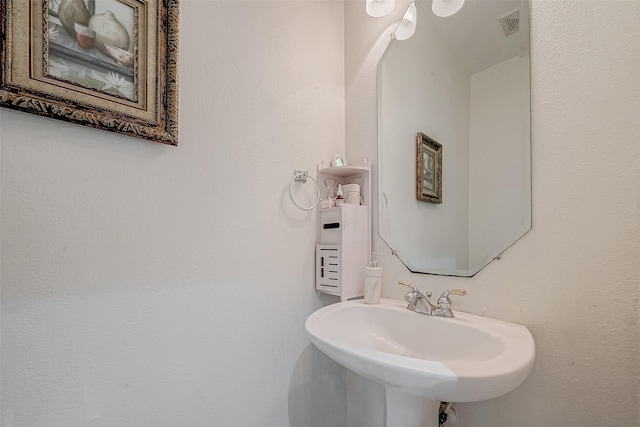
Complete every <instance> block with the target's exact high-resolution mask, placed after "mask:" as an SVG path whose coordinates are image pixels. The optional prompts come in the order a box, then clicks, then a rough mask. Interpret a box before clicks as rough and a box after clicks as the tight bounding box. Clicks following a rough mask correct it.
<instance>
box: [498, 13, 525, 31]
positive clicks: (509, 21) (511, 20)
mask: <svg viewBox="0 0 640 427" xmlns="http://www.w3.org/2000/svg"><path fill="white" fill-rule="evenodd" d="M499 21H500V25H502V30H503V31H504V35H505V36H510V35H511V34H514V33H517V32H518V31H520V11H519V10H516V11H513V12H511V13H508V14H506V15H505V16H503V17H502V18H500V19H499Z"/></svg>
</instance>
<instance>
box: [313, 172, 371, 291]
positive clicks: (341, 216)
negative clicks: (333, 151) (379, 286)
mask: <svg viewBox="0 0 640 427" xmlns="http://www.w3.org/2000/svg"><path fill="white" fill-rule="evenodd" d="M317 176H318V185H319V187H320V188H326V187H332V188H333V190H334V191H335V188H337V185H338V184H342V185H345V184H359V185H360V195H361V197H362V205H348V204H345V205H342V206H340V207H335V208H328V209H320V215H319V217H320V224H319V227H320V243H319V244H318V245H317V247H316V290H318V291H320V292H325V293H328V294H332V295H337V296H339V297H340V299H341V300H342V301H346V300H347V299H349V298H354V297H358V296H363V295H364V268H365V267H366V266H367V265H368V261H369V257H370V256H371V162H368V161H366V160H363V161H362V162H359V163H356V164H353V165H349V166H337V167H333V166H331V165H330V163H329V162H326V161H322V162H320V163H319V164H318V175H317ZM336 257H337V258H336ZM330 260H331V268H329V264H327V263H328V262H329V261H330Z"/></svg>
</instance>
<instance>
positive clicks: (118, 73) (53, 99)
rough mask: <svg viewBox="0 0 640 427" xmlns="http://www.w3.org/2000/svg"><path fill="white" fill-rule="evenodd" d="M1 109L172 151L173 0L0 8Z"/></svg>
mask: <svg viewBox="0 0 640 427" xmlns="http://www.w3.org/2000/svg"><path fill="white" fill-rule="evenodd" d="M0 19H1V22H0V24H1V28H2V37H1V38H0V43H1V49H0V55H1V58H0V59H1V60H2V70H1V74H0V106H2V107H6V108H11V109H15V110H20V111H24V112H28V113H33V114H38V115H41V116H47V117H52V118H55V119H60V120H65V121H68V122H72V123H77V124H81V125H84V126H90V127H93V128H97V129H103V130H107V131H111V132H117V133H121V134H124V135H128V136H133V137H136V138H143V139H148V140H151V141H155V142H160V143H163V144H170V145H178V23H179V21H178V20H179V1H178V0H170V1H167V0H0Z"/></svg>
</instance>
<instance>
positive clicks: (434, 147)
mask: <svg viewBox="0 0 640 427" xmlns="http://www.w3.org/2000/svg"><path fill="white" fill-rule="evenodd" d="M416 146H417V156H416V198H417V199H418V200H424V201H426V202H431V203H442V144H440V143H438V142H437V141H435V140H434V139H431V138H429V137H428V136H427V135H425V134H424V133H422V132H418V135H417V137H416Z"/></svg>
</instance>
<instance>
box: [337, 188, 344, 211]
mask: <svg viewBox="0 0 640 427" xmlns="http://www.w3.org/2000/svg"><path fill="white" fill-rule="evenodd" d="M343 203H344V196H343V194H342V184H338V191H336V206H341V205H342V204H343Z"/></svg>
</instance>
